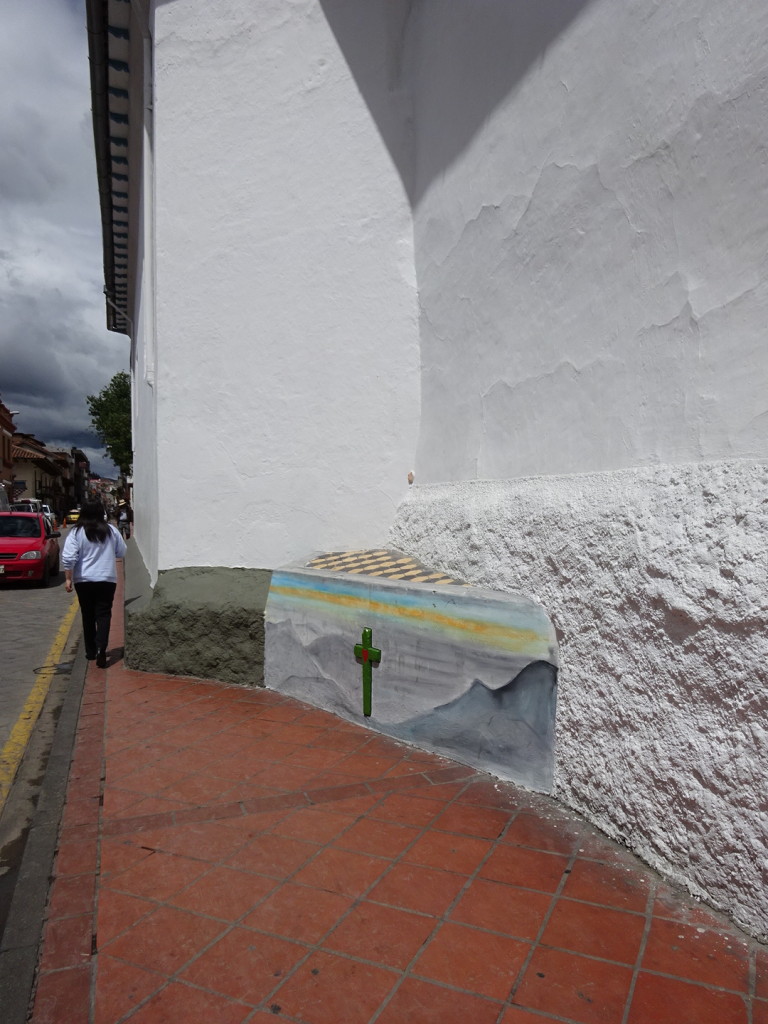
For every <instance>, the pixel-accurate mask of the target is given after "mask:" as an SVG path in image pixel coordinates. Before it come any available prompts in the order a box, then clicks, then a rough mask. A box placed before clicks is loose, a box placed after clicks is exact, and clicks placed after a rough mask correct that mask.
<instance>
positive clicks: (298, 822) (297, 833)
mask: <svg viewBox="0 0 768 1024" xmlns="http://www.w3.org/2000/svg"><path fill="white" fill-rule="evenodd" d="M354 821H355V818H354V817H353V816H352V815H351V814H337V813H336V812H335V810H330V809H327V808H325V807H318V808H314V807H308V808H301V809H300V810H298V811H292V812H291V813H290V814H288V815H287V816H286V817H284V818H283V819H282V820H281V821H280V823H279V824H277V825H275V827H274V829H273V831H274V832H275V833H276V834H277V835H281V836H288V837H289V838H291V839H304V840H305V841H308V842H312V843H328V842H330V841H331V840H332V839H335V838H336V837H337V836H338V835H339V833H341V832H344V831H345V830H346V829H348V828H349V826H350V825H352V824H353V822H354Z"/></svg>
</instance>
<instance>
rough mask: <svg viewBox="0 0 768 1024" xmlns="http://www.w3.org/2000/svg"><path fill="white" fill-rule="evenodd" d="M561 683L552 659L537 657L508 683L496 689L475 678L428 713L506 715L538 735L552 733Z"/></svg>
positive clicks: (458, 716)
mask: <svg viewBox="0 0 768 1024" xmlns="http://www.w3.org/2000/svg"><path fill="white" fill-rule="evenodd" d="M556 684H557V669H556V668H555V667H554V665H551V664H550V663H549V662H548V661H533V662H531V664H530V665H526V667H525V668H524V669H522V670H521V671H520V672H518V673H517V675H516V676H515V677H514V679H510V681H509V682H508V683H505V684H504V686H499V687H496V688H495V689H492V688H491V687H490V686H486V685H485V683H484V682H483V681H482V680H481V679H475V681H474V682H473V683H472V685H471V686H470V687H469V689H468V690H467V691H466V693H462V694H461V695H460V696H459V697H456V698H454V700H451V701H448V703H447V704H440V705H438V706H437V707H436V708H435V710H434V711H433V712H431V713H430V715H429V716H427V717H430V718H431V717H432V715H436V714H439V715H441V716H445V717H446V718H450V719H457V720H461V721H463V722H466V721H467V719H468V717H471V718H478V717H479V718H483V717H485V716H486V715H506V714H510V715H512V717H513V718H516V719H519V720H520V721H524V722H525V723H526V725H527V726H528V727H529V728H530V729H532V730H533V732H535V733H536V734H537V735H538V736H541V737H544V736H547V735H549V733H550V732H551V729H552V708H551V706H550V701H551V700H552V699H553V698H554V690H555V686H556ZM411 721H414V719H411Z"/></svg>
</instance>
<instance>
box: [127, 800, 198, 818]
mask: <svg viewBox="0 0 768 1024" xmlns="http://www.w3.org/2000/svg"><path fill="white" fill-rule="evenodd" d="M189 806H190V805H189V804H184V803H182V802H181V801H180V800H164V799H163V798H162V797H159V796H142V797H139V798H138V800H135V801H134V802H133V803H132V804H128V805H127V806H126V807H124V808H123V809H122V810H118V811H111V812H110V813H109V815H107V816H108V817H111V818H136V817H143V816H144V815H146V814H160V813H163V812H165V811H179V810H183V809H184V808H186V807H189Z"/></svg>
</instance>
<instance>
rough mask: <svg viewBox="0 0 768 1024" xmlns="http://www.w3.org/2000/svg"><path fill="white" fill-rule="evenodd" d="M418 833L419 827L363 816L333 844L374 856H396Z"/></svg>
mask: <svg viewBox="0 0 768 1024" xmlns="http://www.w3.org/2000/svg"><path fill="white" fill-rule="evenodd" d="M419 833H420V829H417V828H411V827H409V826H407V825H397V824H395V823H394V822H388V821H376V820H375V819H372V818H364V819H363V820H362V821H358V822H357V824H355V825H353V826H352V828H350V829H348V830H347V831H346V832H344V834H343V835H342V836H340V837H339V838H338V839H337V840H336V841H335V842H334V846H338V847H340V848H342V849H345V850H354V851H356V852H357V853H370V854H373V855H374V856H376V857H397V856H399V855H400V854H401V853H402V852H403V850H404V849H405V848H406V846H408V845H410V843H412V842H413V840H414V839H416V837H417V836H418V835H419Z"/></svg>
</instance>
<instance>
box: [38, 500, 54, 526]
mask: <svg viewBox="0 0 768 1024" xmlns="http://www.w3.org/2000/svg"><path fill="white" fill-rule="evenodd" d="M40 511H41V512H42V513H43V515H44V516H45V518H46V519H47V520H48V522H49V524H50V527H51V529H52V530H55V529H56V516H55V515H54V511H53V509H52V508H51V506H50V505H46V504H43V505H42V506H41V508H40Z"/></svg>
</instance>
